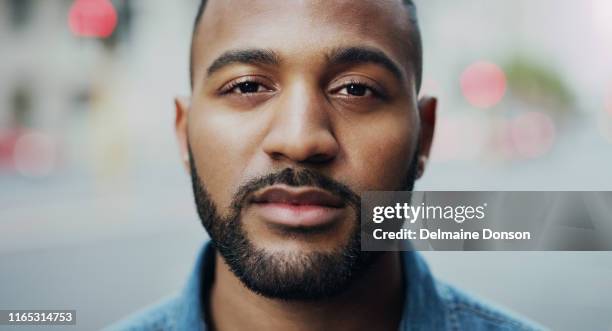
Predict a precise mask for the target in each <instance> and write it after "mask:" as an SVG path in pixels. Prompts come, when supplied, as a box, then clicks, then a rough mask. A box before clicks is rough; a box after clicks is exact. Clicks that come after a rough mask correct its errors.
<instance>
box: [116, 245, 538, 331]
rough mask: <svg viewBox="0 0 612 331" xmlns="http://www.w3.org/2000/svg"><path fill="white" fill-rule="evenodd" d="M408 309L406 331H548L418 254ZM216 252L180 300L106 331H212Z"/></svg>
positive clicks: (407, 267) (201, 263)
mask: <svg viewBox="0 0 612 331" xmlns="http://www.w3.org/2000/svg"><path fill="white" fill-rule="evenodd" d="M402 258H403V262H404V277H405V283H406V284H407V286H406V298H407V300H406V304H405V306H404V312H403V317H402V322H401V324H400V327H399V330H400V331H408V330H475V331H478V330H544V329H543V328H542V327H540V326H536V325H535V324H533V323H532V322H528V321H526V320H524V319H521V318H518V317H515V316H512V315H510V314H509V313H508V312H504V311H502V310H501V309H499V308H493V307H492V306H491V305H489V304H485V303H483V302H482V301H480V300H476V299H474V298H473V297H471V296H469V295H467V294H465V293H463V292H462V291H460V290H458V289H456V288H453V287H451V286H449V285H447V284H444V283H442V282H440V281H438V280H436V279H434V278H433V277H432V275H431V273H430V271H429V268H428V267H427V264H426V263H425V261H424V260H423V258H422V257H421V256H420V254H419V253H417V252H402ZM212 261H214V249H213V248H212V246H211V245H210V243H207V244H205V245H204V248H203V249H202V253H201V254H200V256H199V258H198V261H197V263H196V266H195V269H194V272H193V273H192V275H191V277H190V279H189V282H188V283H187V286H186V287H185V289H184V290H183V291H182V292H181V293H180V294H179V295H177V296H175V297H173V298H170V299H167V300H165V301H163V302H161V303H159V304H156V305H154V306H152V307H150V308H147V309H145V310H143V311H141V312H139V313H136V314H134V315H133V316H131V317H129V318H128V319H126V320H124V321H121V322H119V323H117V324H115V325H113V326H110V327H108V328H107V329H105V330H113V331H114V330H122V331H123V330H126V331H127V330H133V331H141V330H181V331H190V330H206V323H205V316H203V315H202V313H201V312H202V307H203V305H202V302H201V301H200V299H201V297H202V296H200V295H199V294H200V293H201V292H202V290H203V289H207V288H208V286H206V287H202V284H204V285H207V284H208V285H209V284H210V282H211V277H212V273H211V270H206V267H207V266H208V269H212V267H211V263H212Z"/></svg>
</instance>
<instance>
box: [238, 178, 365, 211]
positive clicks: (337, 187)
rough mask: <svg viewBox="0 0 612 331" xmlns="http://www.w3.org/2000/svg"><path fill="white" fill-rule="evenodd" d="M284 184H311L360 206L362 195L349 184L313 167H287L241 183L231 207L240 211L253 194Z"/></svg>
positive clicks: (296, 185)
mask: <svg viewBox="0 0 612 331" xmlns="http://www.w3.org/2000/svg"><path fill="white" fill-rule="evenodd" d="M279 184H284V185H287V186H293V187H298V186H311V187H316V188H319V189H322V190H325V191H328V192H330V193H331V194H334V195H336V196H338V197H339V198H341V199H342V200H343V201H345V202H346V203H347V204H349V205H351V206H353V207H354V208H357V209H358V208H359V207H360V203H361V197H360V196H359V195H358V194H357V193H355V192H354V191H353V190H351V189H350V188H349V187H348V186H347V185H345V184H343V183H341V182H339V181H336V180H334V179H332V178H330V177H328V176H325V175H323V174H321V173H319V172H316V171H314V170H311V169H293V168H285V169H283V170H281V171H277V172H274V173H270V174H267V175H264V176H259V177H256V178H253V179H251V180H249V181H248V182H247V183H245V184H243V185H241V186H240V187H239V188H238V189H237V190H236V193H235V194H234V198H233V201H232V204H231V208H232V209H233V210H234V211H239V210H240V209H241V208H242V207H244V206H245V204H246V203H247V201H248V198H249V196H250V195H251V194H253V193H255V192H256V191H259V190H261V189H263V188H265V187H268V186H272V185H279Z"/></svg>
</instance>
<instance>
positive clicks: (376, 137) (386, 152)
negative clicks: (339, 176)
mask: <svg viewBox="0 0 612 331" xmlns="http://www.w3.org/2000/svg"><path fill="white" fill-rule="evenodd" d="M414 123H415V119H408V118H406V117H403V118H400V119H397V118H396V119H388V120H381V121H380V122H379V123H370V125H368V126H367V127H365V128H362V129H361V130H360V131H361V133H360V134H358V135H352V136H353V137H356V138H355V139H353V140H352V141H351V142H350V145H349V146H348V147H347V149H346V153H347V155H348V159H349V160H350V161H349V167H350V168H351V173H352V174H353V175H352V176H351V177H352V181H354V182H355V185H356V187H359V188H361V189H362V190H363V191H367V190H377V191H384V190H396V189H399V185H400V184H401V182H402V181H403V180H404V179H405V177H406V175H407V174H408V171H409V169H410V166H411V164H412V158H413V156H414V153H415V149H416V143H417V139H418V134H417V133H418V132H417V131H418V130H417V129H416V125H414ZM374 128H376V129H374Z"/></svg>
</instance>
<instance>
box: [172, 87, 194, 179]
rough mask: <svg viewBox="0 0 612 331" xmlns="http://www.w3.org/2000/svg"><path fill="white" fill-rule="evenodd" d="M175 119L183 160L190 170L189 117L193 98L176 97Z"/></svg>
mask: <svg viewBox="0 0 612 331" xmlns="http://www.w3.org/2000/svg"><path fill="white" fill-rule="evenodd" d="M174 105H175V119H174V129H175V133H176V139H177V142H178V146H179V152H180V155H181V161H182V163H183V166H184V167H185V170H186V171H187V172H189V169H190V167H189V149H188V140H189V136H188V118H189V110H190V107H191V100H190V98H188V97H177V98H175V99H174Z"/></svg>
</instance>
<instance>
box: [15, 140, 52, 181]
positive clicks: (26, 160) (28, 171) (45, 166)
mask: <svg viewBox="0 0 612 331" xmlns="http://www.w3.org/2000/svg"><path fill="white" fill-rule="evenodd" d="M14 162H15V169H16V170H17V171H18V172H19V173H20V174H21V175H23V176H26V177H45V176H48V175H50V174H51V173H52V172H53V170H54V169H55V166H56V162H57V144H56V142H55V140H54V139H53V138H51V137H49V136H48V135H46V134H43V133H37V132H29V133H25V134H23V135H21V137H19V139H17V142H16V143H15V150H14Z"/></svg>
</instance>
